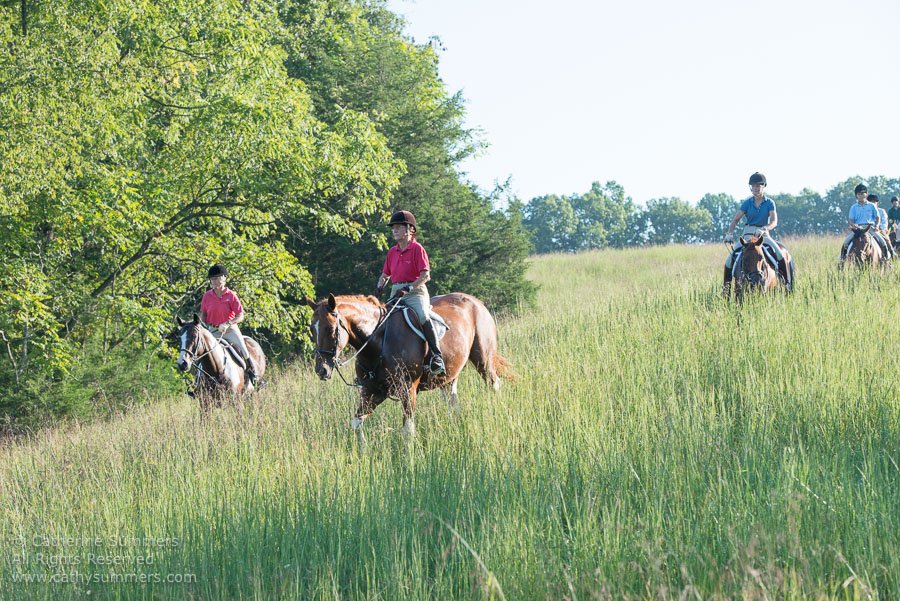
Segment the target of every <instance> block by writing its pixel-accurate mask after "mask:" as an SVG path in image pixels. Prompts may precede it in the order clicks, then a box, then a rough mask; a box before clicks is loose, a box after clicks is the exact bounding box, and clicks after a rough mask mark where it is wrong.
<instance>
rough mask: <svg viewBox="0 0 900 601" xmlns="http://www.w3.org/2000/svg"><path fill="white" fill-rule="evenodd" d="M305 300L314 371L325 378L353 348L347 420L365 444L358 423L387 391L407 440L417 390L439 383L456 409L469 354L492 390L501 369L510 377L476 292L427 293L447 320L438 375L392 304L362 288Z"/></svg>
mask: <svg viewBox="0 0 900 601" xmlns="http://www.w3.org/2000/svg"><path fill="white" fill-rule="evenodd" d="M306 302H307V304H309V306H310V307H312V309H313V316H312V320H311V322H310V330H311V333H312V336H313V340H315V343H316V363H315V370H316V373H317V374H318V376H319V378H320V379H322V380H328V379H329V378H331V376H332V373H333V371H334V370H335V369H339V368H340V365H342V364H341V363H336V361H337V358H338V356H339V355H340V353H341V351H342V350H343V349H344V348H345V347H346V346H348V345H349V346H350V347H352V348H354V349H355V350H356V351H357V352H356V355H355V358H356V385H357V386H359V388H360V402H359V407H358V408H357V410H356V415H355V416H354V417H353V420H352V421H351V423H350V426H351V428H352V429H353V430H354V431H355V432H356V435H357V438H358V439H359V442H360V444H361V445H362V446H365V444H366V441H365V435H364V434H363V431H362V426H363V422H364V421H365V419H366V418H367V417H369V416H370V415H372V412H374V411H375V408H376V407H377V406H378V405H380V404H381V403H382V402H383V401H384V400H385V399H386V398H388V397H397V398H398V399H399V400H400V402H401V405H402V410H403V435H404V438H406V439H407V440H409V439H410V438H411V437H412V436H413V435H414V434H415V422H414V419H413V413H414V412H415V408H416V393H417V392H418V391H423V390H433V389H435V388H439V389H440V390H441V393H442V394H443V395H444V398H446V399H447V400H448V403H449V406H450V408H451V409H452V410H453V411H454V413H455V414H458V412H459V397H458V395H457V389H456V385H457V380H458V379H459V374H460V372H461V371H462V369H463V367H464V366H465V364H466V362H467V361H470V362H471V363H472V365H474V366H475V369H477V370H478V373H480V374H481V376H482V377H483V378H484V380H485V382H487V383H488V384H489V385H491V386H492V387H493V389H494V390H496V391H498V392H499V391H500V378H501V376H502V377H505V378H507V379H512V377H513V373H512V372H511V371H510V364H509V362H508V361H507V360H506V359H504V358H503V357H502V356H501V355H500V354H499V353H498V352H497V326H496V324H495V323H494V318H493V317H492V316H491V314H490V312H489V311H488V310H487V308H486V307H485V306H484V304H483V303H482V302H481V301H480V300H478V299H477V298H475V297H474V296H469V295H468V294H462V293H459V292H454V293H451V294H445V295H443V296H435V297H432V299H431V305H432V310H433V311H434V312H436V313H437V314H438V315H440V316H441V317H442V318H443V319H444V321H445V322H446V323H447V324H448V325H449V326H450V329H449V330H448V331H447V333H446V334H445V335H444V337H443V338H442V339H441V342H440V345H441V351H442V354H443V357H444V365H445V367H446V373H444V374H443V375H441V376H434V375H432V374H431V373H430V372H428V370H426V369H425V368H424V357H425V341H424V340H422V339H421V338H419V337H418V336H417V335H416V334H415V333H414V332H413V331H412V329H411V328H410V327H409V326H408V325H407V323H406V321H405V319H404V317H403V314H402V310H401V307H397V308H396V309H394V308H393V305H388V306H386V305H382V304H381V303H380V302H379V301H378V299H376V298H375V297H374V296H361V295H348V296H337V297H336V296H334V295H333V294H329V295H328V298H327V299H326V300H323V301H321V302H319V303H316V302H315V301H313V300H312V299H309V298H307V299H306ZM412 318H413V319H415V316H414V315H413V317H412ZM348 361H349V360H348ZM341 377H343V376H341ZM448 389H449V398H448Z"/></svg>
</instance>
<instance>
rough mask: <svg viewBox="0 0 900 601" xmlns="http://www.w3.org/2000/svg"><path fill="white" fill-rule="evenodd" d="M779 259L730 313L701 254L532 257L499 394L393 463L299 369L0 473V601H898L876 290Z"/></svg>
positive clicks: (393, 433) (440, 408) (60, 440)
mask: <svg viewBox="0 0 900 601" xmlns="http://www.w3.org/2000/svg"><path fill="white" fill-rule="evenodd" d="M788 243H789V246H790V248H791V250H792V251H793V253H794V256H795V258H796V262H797V265H798V285H797V292H796V293H795V294H793V295H792V296H790V297H788V296H784V295H777V296H769V297H765V298H754V299H751V300H750V301H749V302H747V303H745V304H744V305H743V306H742V307H737V306H735V305H734V304H729V303H725V302H723V301H722V300H721V299H719V298H718V290H719V285H720V278H721V263H722V261H723V259H724V247H723V246H698V247H694V246H691V247H685V246H673V247H655V248H646V249H634V250H623V251H605V252H594V253H585V254H579V255H555V256H543V257H539V258H535V259H534V260H533V262H532V267H531V272H530V273H531V277H532V279H534V280H535V281H537V282H539V283H540V285H541V291H540V293H539V295H538V301H537V303H536V307H535V308H533V309H525V310H523V312H522V313H521V314H520V315H518V316H516V317H509V318H502V319H501V320H500V338H501V340H500V344H501V352H503V354H504V355H506V356H507V357H508V358H509V359H510V360H511V361H512V363H513V365H514V368H515V370H516V371H517V372H518V373H519V374H520V376H521V379H520V380H519V381H518V382H513V383H507V382H505V383H504V389H503V393H502V395H500V396H497V395H495V394H493V393H492V391H491V390H489V388H488V387H487V386H486V385H484V384H483V383H482V382H481V380H480V379H479V378H478V377H477V376H476V374H475V372H474V370H471V369H467V370H466V372H465V376H464V377H463V378H462V380H461V383H460V401H461V403H462V407H463V412H462V419H461V420H460V421H459V422H456V421H454V420H453V419H451V416H450V415H449V413H448V410H447V407H446V405H445V404H444V401H443V400H442V398H441V396H440V394H438V393H427V394H423V395H421V396H420V397H419V405H418V413H417V420H416V426H417V430H418V437H417V438H416V439H415V441H414V443H413V444H412V445H411V446H410V447H407V446H405V445H404V443H403V441H402V438H401V436H400V426H401V416H400V408H399V406H398V405H397V404H395V403H391V402H388V403H385V404H384V405H382V407H380V408H379V409H378V410H377V411H376V413H375V414H374V415H373V416H372V418H370V419H369V420H367V422H366V434H367V436H368V442H369V448H368V450H367V452H366V453H365V454H360V453H359V451H358V448H357V446H356V443H355V438H354V437H353V435H352V433H351V431H350V430H349V428H348V424H349V420H350V417H351V416H352V412H353V410H354V409H355V406H356V403H355V397H354V394H353V390H352V389H349V388H346V387H345V386H344V385H343V384H342V383H341V382H340V380H338V379H337V378H335V379H334V380H332V381H330V382H325V383H322V382H319V381H318V380H317V379H316V378H315V377H314V375H313V374H312V370H311V369H310V368H309V366H308V365H304V366H296V367H294V368H290V369H286V370H284V371H283V372H281V373H278V374H274V375H273V376H272V377H271V384H270V386H268V387H267V388H265V389H263V390H262V391H261V392H260V393H259V394H258V395H257V396H256V397H254V398H253V399H252V400H251V401H250V402H249V403H248V404H247V406H246V407H245V409H244V411H243V412H240V411H238V410H237V409H235V408H229V409H224V410H219V411H216V412H214V413H213V415H212V418H211V419H210V420H208V421H207V422H206V423H204V424H201V422H200V418H199V414H198V410H197V408H196V406H195V405H193V404H192V403H191V402H190V400H188V399H187V398H178V399H172V400H171V401H170V402H166V403H162V404H159V405H156V406H153V407H150V408H141V409H136V410H134V411H133V412H131V413H129V414H127V415H125V416H123V417H120V418H118V419H115V420H112V421H109V422H104V423H94V424H90V425H83V426H74V427H68V428H65V429H57V430H50V431H46V432H43V433H41V434H40V435H38V436H35V437H34V439H33V440H30V441H28V442H20V443H17V444H11V445H7V446H5V447H3V448H0V516H3V520H4V521H3V529H2V531H0V542H2V547H0V600H2V601H11V600H20V599H53V600H57V599H87V598H90V599H148V600H149V599H170V598H171V599H204V600H206V599H372V600H374V599H386V600H401V599H410V600H412V599H503V598H505V599H509V600H513V599H570V600H580V601H586V600H591V599H623V598H625V599H628V598H630V599H818V598H824V599H833V598H835V599H857V598H858V599H897V598H900V467H898V463H900V401H898V395H897V386H896V383H895V379H896V377H897V369H896V368H895V363H896V361H897V359H896V355H897V351H898V344H897V335H898V333H897V332H896V328H895V325H894V324H895V323H896V320H897V315H898V303H900V271H898V272H894V273H888V274H886V275H871V274H868V273H859V272H856V271H848V272H844V273H838V272H837V270H836V269H835V260H834V259H835V256H836V254H837V248H838V244H839V242H838V239H837V238H816V239H804V240H790V241H788ZM173 377H174V376H173ZM64 537H73V540H66V539H65V538H64ZM148 537H152V538H153V540H146V539H147V538H148ZM95 539H99V540H95ZM140 561H146V562H152V563H147V564H146V565H145V564H142V563H139V562H140ZM110 562H112V565H110ZM76 573H77V574H78V576H73V574H76ZM111 574H115V576H111ZM51 577H52V578H55V579H56V580H63V581H64V580H71V579H76V578H90V579H99V580H110V579H118V580H119V581H118V582H102V581H101V582H89V583H84V582H82V583H70V582H55V583H49V584H40V583H32V584H25V583H24V582H23V581H24V579H26V578H34V579H40V578H47V579H49V578H51ZM157 577H158V578H159V579H160V580H162V582H155V581H154V580H155V579H156V578H157ZM170 577H171V578H172V579H174V580H181V582H171V583H170V582H166V580H167V579H169V578H170ZM139 580H145V581H146V582H139ZM185 581H187V582H185Z"/></svg>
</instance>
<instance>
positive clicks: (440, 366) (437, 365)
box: [422, 319, 444, 376]
mask: <svg viewBox="0 0 900 601" xmlns="http://www.w3.org/2000/svg"><path fill="white" fill-rule="evenodd" d="M422 333H423V334H425V340H426V341H427V342H428V346H430V347H431V355H432V359H431V365H430V366H429V369H430V371H431V373H432V374H433V375H435V376H439V375H441V374H443V373H444V357H443V355H441V347H440V346H438V340H437V333H436V332H435V331H434V323H432V321H431V320H430V319H427V320H425V323H423V324H422Z"/></svg>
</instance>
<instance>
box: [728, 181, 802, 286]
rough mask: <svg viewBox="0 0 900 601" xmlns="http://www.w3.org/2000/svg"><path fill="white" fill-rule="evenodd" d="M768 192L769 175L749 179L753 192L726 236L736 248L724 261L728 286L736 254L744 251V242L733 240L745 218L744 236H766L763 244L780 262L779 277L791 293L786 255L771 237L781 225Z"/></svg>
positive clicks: (745, 201) (791, 279)
mask: <svg viewBox="0 0 900 601" xmlns="http://www.w3.org/2000/svg"><path fill="white" fill-rule="evenodd" d="M765 191H766V176H765V175H763V174H762V173H760V172H759V171H757V172H756V173H754V174H753V175H751V176H750V192H751V194H752V196H750V198H747V199H746V200H744V201H743V202H741V207H740V208H739V209H738V212H737V213H736V214H735V216H734V219H733V220H732V221H731V226H730V227H729V228H728V233H727V234H725V243H726V244H733V245H734V247H733V248H732V252H731V254H730V255H728V260H727V261H725V286H730V284H731V269H732V266H733V265H734V260H735V258H736V257H737V252H738V251H739V250H740V249H741V241H740V240H738V241H737V242H735V240H734V228H735V227H737V224H738V222H739V221H740V220H741V218H742V217H744V216H746V217H747V222H746V223H745V224H744V232H743V235H744V236H752V237H757V236H763V238H764V239H763V245H764V246H765V247H766V248H767V249H768V250H769V251H770V252H771V253H772V256H773V257H775V260H776V261H777V262H778V275H779V276H780V277H781V281H782V282H784V285H785V287H786V288H787V289H788V290H791V289H793V285H794V282H793V277H792V274H791V270H790V269H789V268H788V265H787V262H786V261H785V258H784V253H783V252H782V250H781V246H780V245H779V243H778V242H776V241H775V239H774V238H772V236H771V234H770V231H771V230H772V229H773V228H774V227H775V226H776V225H778V213H777V212H776V210H775V202H774V201H773V200H772V199H771V198H769V197H768V196H766V195H765Z"/></svg>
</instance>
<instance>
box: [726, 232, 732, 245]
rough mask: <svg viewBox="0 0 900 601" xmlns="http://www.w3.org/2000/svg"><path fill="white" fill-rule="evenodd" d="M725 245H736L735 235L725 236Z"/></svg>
mask: <svg viewBox="0 0 900 601" xmlns="http://www.w3.org/2000/svg"><path fill="white" fill-rule="evenodd" d="M725 244H734V233H729V234H725Z"/></svg>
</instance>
